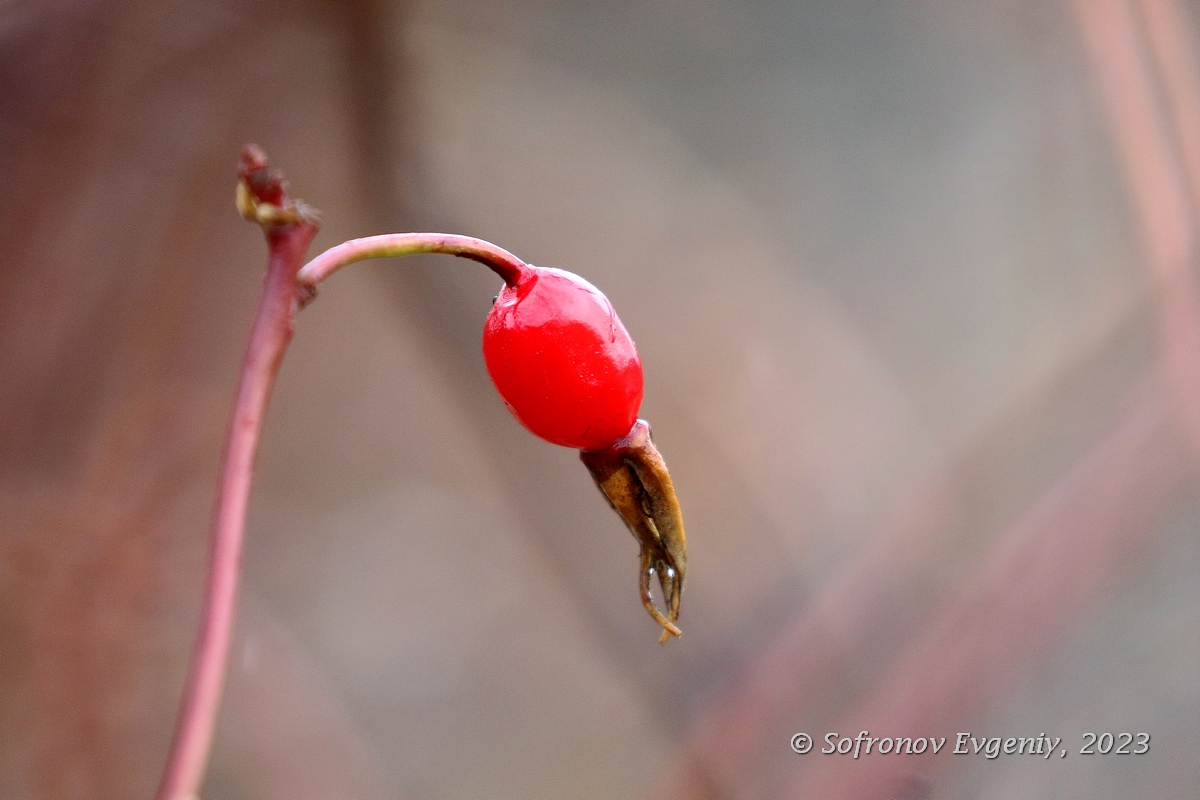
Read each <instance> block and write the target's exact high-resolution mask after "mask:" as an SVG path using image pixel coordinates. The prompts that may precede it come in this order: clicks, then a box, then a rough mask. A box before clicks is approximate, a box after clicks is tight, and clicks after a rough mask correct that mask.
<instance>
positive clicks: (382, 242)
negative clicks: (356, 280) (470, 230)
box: [296, 233, 529, 288]
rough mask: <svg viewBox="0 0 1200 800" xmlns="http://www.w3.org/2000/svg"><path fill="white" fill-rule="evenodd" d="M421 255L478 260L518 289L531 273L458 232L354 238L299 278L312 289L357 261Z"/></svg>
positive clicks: (514, 260) (522, 264)
mask: <svg viewBox="0 0 1200 800" xmlns="http://www.w3.org/2000/svg"><path fill="white" fill-rule="evenodd" d="M418 253H444V254H445V255H451V256H458V257H460V258H469V259H471V260H472V261H478V262H479V263H481V264H483V265H485V266H487V267H489V268H490V269H491V270H492V271H493V272H495V273H496V274H497V275H499V276H500V277H501V278H503V279H504V282H505V283H507V284H508V285H509V286H516V285H517V282H518V281H519V280H520V279H521V278H522V277H523V276H525V275H526V274H527V273H528V272H529V265H528V264H526V263H525V262H524V261H522V260H521V259H519V258H517V257H516V256H514V255H513V254H512V253H510V252H508V251H507V250H505V249H504V248H502V247H497V246H496V245H494V244H492V243H491V242H485V241H484V240H483V239H476V238H474V237H471V236H459V235H458V234H454V233H388V234H383V235H381V236H367V237H366V238H363V239H351V240H350V241H348V242H344V243H342V244H339V245H338V246H337V247H333V248H330V249H329V250H326V251H325V252H324V253H322V254H321V255H319V256H317V257H316V258H314V259H313V260H312V261H310V262H308V263H307V264H305V265H304V268H303V269H301V270H300V274H299V275H297V276H296V277H297V280H299V281H300V283H301V284H302V285H303V286H305V287H308V288H312V287H315V286H316V285H317V284H318V283H320V282H321V281H323V280H325V279H326V278H328V277H329V276H330V275H331V274H333V273H334V272H336V271H338V270H339V269H341V268H342V267H344V266H346V265H347V264H353V263H354V262H355V261H362V260H364V259H367V258H385V257H388V256H410V255H416V254H418Z"/></svg>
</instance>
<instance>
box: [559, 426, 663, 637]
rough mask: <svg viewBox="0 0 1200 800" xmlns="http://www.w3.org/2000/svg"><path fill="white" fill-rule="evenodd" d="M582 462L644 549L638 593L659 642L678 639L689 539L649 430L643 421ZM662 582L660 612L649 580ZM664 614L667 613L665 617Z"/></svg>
mask: <svg viewBox="0 0 1200 800" xmlns="http://www.w3.org/2000/svg"><path fill="white" fill-rule="evenodd" d="M579 458H580V460H581V461H583V463H584V466H586V467H587V468H588V471H589V472H591V473H592V479H593V480H595V481H596V485H597V486H598V487H600V491H601V493H602V494H603V495H604V497H605V499H606V500H608V504H609V505H610V506H612V508H613V510H614V511H616V512H617V513H618V514H620V515H621V519H622V520H624V521H625V526H626V527H628V528H629V531H630V532H631V533H632V534H633V536H634V538H635V539H637V540H638V544H639V545H641V548H642V552H641V567H640V570H641V571H640V574H639V576H638V578H639V587H640V589H641V594H642V604H643V605H644V606H645V607H646V611H648V612H649V613H650V616H652V617H653V618H654V620H655V621H656V622H657V623H658V624H659V625H661V626H662V627H663V635H662V638H661V639H660V640H659V641H660V642H666V641H667V638H668V636H669V635H671V636H679V635H680V630H679V628H678V627H676V625H675V620H677V619H679V601H680V598H681V596H682V594H683V577H684V574H685V573H686V572H687V539H686V537H685V536H684V532H683V512H682V511H681V510H680V508H679V501H678V500H677V499H676V497H675V487H674V485H673V484H672V483H671V474H670V473H669V472H667V465H666V463H665V462H664V461H663V459H662V456H661V455H659V453H658V450H657V449H656V448H655V447H654V442H653V441H652V440H651V438H650V425H649V423H647V422H646V421H645V420H641V419H639V420H638V421H637V422H636V423H635V424H634V426H633V430H632V431H630V432H629V435H628V436H626V437H625V438H624V439H621V440H620V441H618V442H617V443H616V444H614V445H613V446H612V447H609V448H608V449H607V450H596V451H586V450H585V451H582V452H580V454H579ZM652 574H656V575H657V576H658V583H659V586H661V587H662V594H663V603H664V604H665V606H666V608H665V609H663V610H660V609H659V608H658V607H657V606H655V604H654V600H653V599H652V598H651V597H650V576H651V575H652ZM664 612H665V613H664Z"/></svg>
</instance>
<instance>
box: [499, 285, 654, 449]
mask: <svg viewBox="0 0 1200 800" xmlns="http://www.w3.org/2000/svg"><path fill="white" fill-rule="evenodd" d="M483 357H484V361H485V362H486V363H487V371H488V374H489V375H490V376H491V378H492V383H493V384H495V386H496V391H498V392H499V393H500V397H501V398H502V399H503V400H504V404H505V405H506V406H508V410H509V411H511V412H512V414H513V416H514V417H516V418H517V420H518V421H519V422H520V423H521V424H522V425H524V426H525V427H526V428H528V429H529V430H530V431H532V432H533V433H535V434H537V435H538V436H540V437H542V438H543V439H545V440H547V441H549V442H553V443H554V444H559V445H563V446H564V447H575V448H578V449H580V450H603V449H605V448H607V447H609V446H611V445H612V444H613V443H614V442H616V441H617V440H619V439H621V438H622V437H624V436H625V435H627V434H628V433H629V432H630V431H631V430H632V429H633V424H634V422H636V421H637V413H638V408H639V407H640V406H641V403H642V362H641V359H640V358H639V357H638V352H637V348H636V347H635V346H634V344H633V339H632V338H630V336H629V333H628V332H627V331H626V330H625V326H624V325H622V324H621V320H620V319H619V318H618V317H617V312H616V311H614V310H613V307H612V303H610V302H608V298H607V297H605V296H604V294H603V293H602V292H601V291H600V290H599V289H597V288H596V287H595V286H592V285H591V284H590V283H588V282H587V281H585V280H584V279H583V278H580V277H579V276H578V275H573V274H571V273H570V272H565V271H563V270H561V269H550V268H546V267H530V268H529V272H528V273H527V274H525V275H523V276H522V278H521V279H520V281H519V282H518V283H517V285H516V286H508V285H506V286H505V287H504V288H503V289H502V290H501V292H500V294H499V295H497V297H496V300H495V302H494V303H493V304H492V310H491V311H490V312H489V313H488V316H487V321H486V322H485V323H484V326H483Z"/></svg>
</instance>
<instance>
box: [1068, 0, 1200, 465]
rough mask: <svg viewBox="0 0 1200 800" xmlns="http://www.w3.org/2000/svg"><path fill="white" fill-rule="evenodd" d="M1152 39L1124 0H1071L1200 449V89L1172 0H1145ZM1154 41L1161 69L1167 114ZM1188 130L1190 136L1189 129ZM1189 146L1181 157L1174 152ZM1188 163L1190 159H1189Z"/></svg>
mask: <svg viewBox="0 0 1200 800" xmlns="http://www.w3.org/2000/svg"><path fill="white" fill-rule="evenodd" d="M1141 5H1142V8H1143V10H1144V12H1145V16H1146V19H1147V22H1148V25H1147V26H1146V30H1147V33H1148V34H1149V41H1148V42H1142V40H1141V37H1140V36H1139V30H1138V24H1137V18H1136V14H1135V10H1134V9H1133V8H1132V7H1131V5H1130V3H1128V2H1126V0H1073V2H1072V7H1073V9H1074V12H1075V17H1076V20H1077V22H1078V24H1079V29H1080V33H1081V35H1082V37H1083V41H1084V44H1085V45H1086V51H1087V55H1088V58H1089V61H1090V64H1091V68H1092V72H1093V74H1094V76H1095V80H1096V84H1097V89H1098V91H1099V95H1100V99H1101V103H1102V106H1103V109H1104V112H1105V113H1106V115H1107V118H1108V123H1109V126H1110V128H1111V130H1112V132H1113V137H1114V140H1115V145H1116V148H1117V156H1118V160H1119V162H1120V164H1121V167H1122V169H1123V171H1124V173H1125V179H1126V182H1127V184H1128V187H1129V194H1130V198H1131V200H1132V204H1133V211H1134V216H1135V222H1136V223H1137V226H1138V229H1139V232H1140V234H1141V238H1142V244H1143V248H1144V256H1143V260H1144V264H1145V267H1146V269H1147V271H1148V273H1149V278H1150V282H1151V285H1152V287H1153V289H1154V291H1155V296H1156V302H1157V305H1158V326H1159V347H1160V350H1161V353H1160V355H1161V368H1162V372H1163V379H1164V381H1165V383H1166V385H1167V387H1168V391H1169V398H1170V401H1171V404H1172V409H1173V410H1174V412H1175V413H1176V414H1178V415H1179V416H1180V419H1181V420H1182V421H1183V423H1184V429H1185V430H1186V432H1187V434H1188V435H1189V437H1190V439H1191V442H1192V446H1193V448H1194V449H1195V450H1196V452H1197V453H1198V454H1200V287H1198V286H1197V282H1196V255H1197V249H1196V244H1197V240H1196V219H1195V216H1194V213H1193V209H1191V208H1189V199H1188V193H1187V188H1186V186H1187V185H1186V183H1185V177H1191V179H1192V192H1193V195H1194V196H1196V195H1197V194H1198V193H1200V152H1198V151H1197V148H1198V147H1200V140H1198V139H1197V138H1196V137H1197V134H1198V133H1200V96H1198V95H1197V90H1198V87H1197V85H1196V82H1195V80H1194V79H1193V78H1192V77H1191V75H1190V69H1192V68H1193V67H1192V65H1193V64H1194V61H1195V59H1194V57H1193V56H1192V55H1191V51H1190V47H1189V45H1188V41H1187V39H1186V37H1185V36H1184V35H1183V33H1182V31H1183V30H1184V29H1182V28H1181V29H1176V30H1168V28H1170V27H1171V26H1173V25H1180V24H1181V21H1182V19H1183V16H1182V14H1181V13H1180V11H1179V9H1178V8H1177V6H1176V5H1175V3H1174V2H1173V0H1148V2H1144V3H1142V4H1141ZM1147 50H1149V54H1150V55H1151V56H1152V57H1153V62H1154V63H1155V64H1157V65H1158V67H1159V68H1160V70H1161V71H1162V73H1163V76H1164V81H1163V84H1162V88H1163V90H1164V93H1165V96H1166V98H1167V100H1168V102H1167V104H1166V105H1167V107H1168V108H1169V110H1170V114H1169V116H1167V117H1164V115H1163V113H1162V110H1161V108H1160V104H1159V102H1158V100H1159V98H1158V96H1157V94H1156V90H1155V81H1154V77H1155V76H1154V74H1153V69H1152V64H1151V63H1148V59H1147V52H1146V51H1147ZM1189 137H1190V138H1189ZM1177 153H1182V155H1183V162H1184V163H1183V165H1181V164H1180V163H1179V159H1178V158H1177V156H1176V154H1177ZM1185 167H1186V169H1185Z"/></svg>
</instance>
